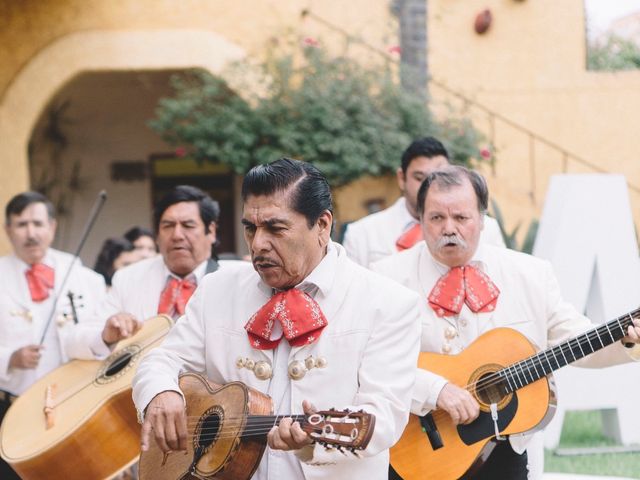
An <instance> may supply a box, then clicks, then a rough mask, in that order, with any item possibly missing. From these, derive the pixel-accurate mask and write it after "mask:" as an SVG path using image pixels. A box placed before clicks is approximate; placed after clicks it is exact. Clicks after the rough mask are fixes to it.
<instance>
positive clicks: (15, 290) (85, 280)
mask: <svg viewBox="0 0 640 480" xmlns="http://www.w3.org/2000/svg"><path fill="white" fill-rule="evenodd" d="M72 261H73V256H72V255H70V254H68V253H64V252H60V251H57V250H53V249H49V250H48V251H47V254H46V256H45V259H44V263H45V264H47V265H49V266H51V267H53V268H54V269H55V287H54V289H53V290H52V291H51V292H50V295H51V297H50V299H51V300H50V301H48V304H47V308H39V307H38V306H36V304H34V302H33V301H32V300H31V295H30V293H29V286H28V284H27V280H26V277H25V271H26V270H27V269H28V268H29V266H28V265H27V264H26V263H24V262H22V261H21V260H19V259H18V258H17V257H16V256H15V255H7V256H4V257H1V258H0V282H1V283H0V285H1V287H0V389H3V390H6V391H8V392H10V393H13V394H15V395H19V394H21V393H22V392H24V391H25V390H26V389H27V388H28V387H29V386H30V385H31V384H33V383H34V382H35V381H36V380H37V379H38V378H39V376H41V375H43V374H44V373H46V371H47V370H51V369H53V368H55V367H57V366H58V365H54V364H51V365H41V366H39V368H38V370H36V369H9V361H10V358H11V354H12V353H13V352H14V351H15V350H17V349H19V348H21V347H24V346H26V345H31V344H39V343H40V339H41V338H42V335H43V331H44V326H45V324H46V322H47V321H48V319H49V316H50V312H51V309H52V308H53V300H52V299H53V298H57V301H56V304H55V312H54V313H53V317H52V321H51V325H50V327H49V328H50V329H55V330H57V339H58V344H59V345H57V346H56V345H47V342H48V341H49V339H45V343H44V347H45V349H47V348H54V347H57V348H59V349H60V354H61V355H60V356H61V358H60V360H61V361H62V362H63V363H64V362H66V361H68V360H69V359H71V358H83V359H90V358H94V357H95V355H96V351H97V349H98V345H97V344H95V336H94V334H93V328H87V327H88V325H89V323H88V321H89V320H90V319H91V318H93V317H94V315H95V311H96V309H97V308H98V307H99V305H100V303H101V302H102V301H103V299H104V297H105V294H106V286H105V282H104V279H103V277H102V276H101V275H99V274H97V273H95V272H94V271H92V270H89V269H88V268H85V267H83V266H82V263H81V262H80V260H79V259H78V260H76V262H75V264H74V266H73V269H72V270H71V273H70V274H69V277H68V279H67V282H66V285H65V286H64V289H62V290H60V287H61V284H62V282H63V280H64V276H65V275H66V273H67V271H68V268H69V266H70V265H71V262H72ZM69 292H71V293H72V296H73V299H74V301H73V306H74V307H75V317H76V318H75V320H74V311H73V308H72V305H71V301H70V298H69V296H68V294H69ZM76 320H77V323H76ZM49 338H52V337H49Z"/></svg>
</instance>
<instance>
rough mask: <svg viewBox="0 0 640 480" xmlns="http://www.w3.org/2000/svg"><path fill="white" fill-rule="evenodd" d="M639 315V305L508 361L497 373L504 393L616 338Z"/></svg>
mask: <svg viewBox="0 0 640 480" xmlns="http://www.w3.org/2000/svg"><path fill="white" fill-rule="evenodd" d="M639 317H640V308H639V309H636V310H634V311H633V312H630V313H627V314H626V315H623V316H621V317H618V318H616V319H615V320H611V321H610V322H607V323H604V324H602V325H600V326H599V327H596V328H594V329H592V330H589V331H587V332H585V333H583V334H582V335H578V336H577V337H574V338H572V339H570V340H567V341H565V342H563V343H560V344H558V345H556V346H554V347H551V348H548V349H546V350H543V351H541V352H538V353H537V354H535V355H532V356H530V357H528V358H525V359H524V360H521V361H519V362H517V363H514V364H512V365H509V366H508V367H506V368H504V369H502V370H500V371H498V372H496V373H497V375H499V376H500V378H501V380H502V382H503V383H504V386H505V389H506V391H507V393H510V392H514V391H516V390H518V389H520V388H522V387H525V386H527V385H529V384H530V383H533V382H535V381H536V380H539V379H541V378H542V377H545V376H547V375H548V374H550V373H551V372H553V371H555V370H558V369H559V368H562V367H564V366H565V365H569V364H570V363H573V362H575V361H577V360H580V359H581V358H584V357H586V356H587V355H590V354H592V353H594V352H597V351H598V350H600V349H602V348H604V347H606V346H608V345H611V344H613V343H615V342H617V341H619V340H620V339H622V338H623V337H625V336H626V335H627V329H628V327H629V326H630V325H631V324H632V321H633V319H634V318H636V319H637V318H639Z"/></svg>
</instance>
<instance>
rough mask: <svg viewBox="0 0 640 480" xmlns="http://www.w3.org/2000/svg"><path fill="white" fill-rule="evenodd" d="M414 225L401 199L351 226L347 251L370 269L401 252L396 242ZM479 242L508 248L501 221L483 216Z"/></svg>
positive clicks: (347, 233)
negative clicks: (499, 224) (503, 236)
mask: <svg viewBox="0 0 640 480" xmlns="http://www.w3.org/2000/svg"><path fill="white" fill-rule="evenodd" d="M415 223H416V219H415V218H413V217H412V216H411V214H410V213H409V211H408V210H407V205H406V203H405V199H404V197H400V198H399V199H398V200H397V201H396V202H395V203H394V204H393V205H391V206H390V207H389V208H387V209H385V210H382V211H380V212H376V213H373V214H371V215H368V216H366V217H364V218H361V219H360V220H358V221H356V222H353V223H351V224H349V225H348V226H347V231H346V232H345V236H344V242H343V244H344V248H345V250H346V251H347V254H348V255H349V258H351V260H353V261H354V262H356V263H358V264H360V265H362V266H364V267H370V266H371V264H373V263H374V262H376V261H379V260H381V259H383V258H385V257H388V256H389V255H393V254H394V253H398V249H397V248H396V241H397V240H398V238H399V237H400V235H402V233H403V232H405V231H406V230H407V229H408V228H410V227H412V226H413V225H414V224H415ZM480 242H481V243H487V244H489V245H495V246H498V247H504V246H505V244H504V240H503V238H502V234H501V233H500V227H499V226H498V222H496V220H495V219H494V218H491V217H489V216H487V215H485V216H484V229H483V230H482V234H481V235H480Z"/></svg>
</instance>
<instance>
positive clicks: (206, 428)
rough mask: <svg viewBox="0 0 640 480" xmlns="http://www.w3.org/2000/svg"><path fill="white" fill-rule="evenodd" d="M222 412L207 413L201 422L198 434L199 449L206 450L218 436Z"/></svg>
mask: <svg viewBox="0 0 640 480" xmlns="http://www.w3.org/2000/svg"><path fill="white" fill-rule="evenodd" d="M220 420H221V418H220V414H219V413H218V412H214V413H211V414H209V415H206V416H205V417H204V418H203V419H202V421H201V423H200V431H199V435H198V450H199V451H204V450H206V449H207V448H209V447H210V446H211V445H212V444H213V442H214V440H215V439H216V438H217V436H218V431H219V430H220Z"/></svg>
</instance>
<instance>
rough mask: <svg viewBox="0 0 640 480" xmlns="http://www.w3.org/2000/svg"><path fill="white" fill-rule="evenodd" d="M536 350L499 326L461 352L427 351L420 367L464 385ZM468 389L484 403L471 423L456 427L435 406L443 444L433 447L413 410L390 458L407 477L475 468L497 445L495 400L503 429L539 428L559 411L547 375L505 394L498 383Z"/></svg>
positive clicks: (444, 476)
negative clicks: (483, 390)
mask: <svg viewBox="0 0 640 480" xmlns="http://www.w3.org/2000/svg"><path fill="white" fill-rule="evenodd" d="M536 351H537V348H536V347H535V346H534V345H533V344H532V343H531V342H530V341H529V340H528V339H527V338H526V337H525V336H524V335H522V334H521V333H519V332H518V331H516V330H512V329H509V328H496V329H494V330H491V331H489V332H487V333H485V334H484V335H482V336H480V337H478V338H477V339H476V341H475V342H473V343H472V344H471V345H469V347H467V348H466V349H465V350H464V351H463V352H461V353H460V354H459V355H439V354H435V353H428V352H423V353H421V354H420V357H419V360H418V367H419V368H422V369H425V370H429V371H431V372H434V373H437V374H438V375H441V376H443V377H445V378H447V379H449V381H450V382H451V383H453V384H456V385H458V386H461V387H464V386H467V385H475V384H476V382H477V381H478V380H481V379H483V378H484V377H485V376H486V375H491V373H492V372H496V371H498V370H500V369H502V368H504V367H507V366H509V365H511V364H513V363H515V362H517V361H519V360H522V359H525V358H527V357H529V356H530V355H533V354H534V353H536ZM485 381H486V379H485ZM468 389H469V391H470V392H471V393H472V395H473V396H474V397H475V398H476V400H478V403H479V404H480V408H481V412H480V416H479V417H478V419H476V420H475V421H474V422H473V423H471V424H469V425H463V426H459V428H458V427H456V426H455V425H454V424H453V422H452V421H451V418H450V417H449V416H448V415H447V414H446V413H445V412H444V411H442V410H435V411H434V412H433V415H432V418H433V421H434V422H435V425H436V428H437V431H438V433H439V434H440V437H441V439H442V447H441V448H436V449H434V448H433V447H432V445H431V442H430V441H429V438H428V437H427V435H426V433H425V432H424V431H423V428H422V424H421V422H420V418H419V417H418V416H416V415H410V418H409V424H408V425H407V428H406V429H405V431H404V433H403V435H402V437H401V438H400V440H399V442H398V443H397V444H396V445H395V446H394V447H393V448H392V449H391V464H392V465H393V467H394V469H395V470H396V472H397V473H398V474H399V475H400V476H401V477H402V478H403V479H404V480H413V479H438V480H449V479H457V478H464V477H465V475H467V474H471V473H473V472H474V471H476V470H477V469H478V468H479V467H480V466H481V465H482V464H483V463H484V461H485V460H486V458H487V457H488V455H489V454H490V453H491V451H492V450H493V447H494V446H495V442H494V440H493V439H494V437H495V425H494V421H493V420H492V417H491V412H490V404H491V403H495V404H496V405H497V411H498V428H499V431H500V434H501V435H514V434H519V433H524V432H530V431H535V430H538V429H540V428H542V427H544V426H545V425H546V423H548V422H549V421H550V420H551V418H552V417H553V413H555V392H554V390H553V388H552V382H551V381H550V379H549V378H548V377H543V378H541V379H540V380H538V381H535V382H533V383H530V384H529V385H527V386H524V387H523V388H521V389H519V390H516V391H515V392H513V393H509V394H506V395H505V394H503V393H501V392H498V388H496V389H495V391H491V392H488V393H482V394H479V393H478V392H476V391H475V390H474V388H473V387H468ZM487 395H490V398H488V397H487Z"/></svg>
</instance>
